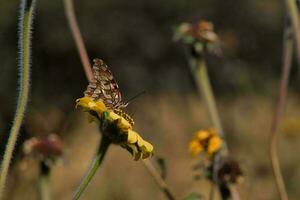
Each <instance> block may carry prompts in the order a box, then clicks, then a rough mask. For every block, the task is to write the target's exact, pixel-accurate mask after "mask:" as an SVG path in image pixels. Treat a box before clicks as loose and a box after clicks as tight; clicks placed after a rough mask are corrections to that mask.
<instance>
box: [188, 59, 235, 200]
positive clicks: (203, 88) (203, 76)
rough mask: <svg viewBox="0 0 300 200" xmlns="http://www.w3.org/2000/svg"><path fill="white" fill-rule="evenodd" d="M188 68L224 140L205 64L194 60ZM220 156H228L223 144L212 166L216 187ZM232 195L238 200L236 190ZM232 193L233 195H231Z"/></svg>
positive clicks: (202, 61)
mask: <svg viewBox="0 0 300 200" xmlns="http://www.w3.org/2000/svg"><path fill="white" fill-rule="evenodd" d="M190 68H191V70H192V72H193V74H194V76H195V79H196V82H197V86H198V88H199V90H200V93H202V96H203V98H204V100H205V103H206V106H207V110H208V113H209V116H210V119H211V121H212V124H213V127H214V128H215V129H216V130H217V133H218V134H219V135H220V137H222V138H224V131H223V128H222V125H221V120H220V116H219V113H218V110H217V106H216V100H215V97H214V94H213V91H212V87H211V84H210V79H209V76H208V73H207V68H206V63H205V59H204V58H198V59H196V60H190ZM221 154H222V155H227V154H228V149H227V145H226V143H225V142H224V143H223V145H222V149H221V151H220V152H219V153H218V154H217V155H216V156H215V158H214V166H213V180H214V182H215V184H217V185H218V179H217V177H216V174H217V173H216V169H218V168H219V167H218V166H217V165H218V163H219V160H220V159H221ZM231 192H232V194H231V196H232V197H233V196H234V197H235V199H239V193H238V191H237V190H231ZM233 193H234V194H233ZM213 194H214V193H213V192H212V193H210V195H211V196H210V197H209V198H210V199H211V198H213V196H212V195H213Z"/></svg>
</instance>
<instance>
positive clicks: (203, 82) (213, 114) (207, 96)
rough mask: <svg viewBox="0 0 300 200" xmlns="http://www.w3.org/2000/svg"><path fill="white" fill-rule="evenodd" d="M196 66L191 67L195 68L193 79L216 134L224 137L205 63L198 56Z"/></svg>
mask: <svg viewBox="0 0 300 200" xmlns="http://www.w3.org/2000/svg"><path fill="white" fill-rule="evenodd" d="M195 65H196V67H193V69H194V70H195V73H193V74H195V79H196V82H197V86H198V88H199V89H200V92H201V93H202V95H203V98H204V101H205V103H206V105H207V108H208V113H209V116H210V119H211V121H212V124H213V126H214V127H215V129H216V130H217V132H218V134H219V135H220V136H221V137H224V132H223V128H222V125H221V121H220V117H219V114H218V110H217V106H216V100H215V97H214V94H213V92H212V88H211V85H210V80H209V76H208V73H207V69H206V63H205V60H204V59H202V58H199V59H197V60H196V61H195Z"/></svg>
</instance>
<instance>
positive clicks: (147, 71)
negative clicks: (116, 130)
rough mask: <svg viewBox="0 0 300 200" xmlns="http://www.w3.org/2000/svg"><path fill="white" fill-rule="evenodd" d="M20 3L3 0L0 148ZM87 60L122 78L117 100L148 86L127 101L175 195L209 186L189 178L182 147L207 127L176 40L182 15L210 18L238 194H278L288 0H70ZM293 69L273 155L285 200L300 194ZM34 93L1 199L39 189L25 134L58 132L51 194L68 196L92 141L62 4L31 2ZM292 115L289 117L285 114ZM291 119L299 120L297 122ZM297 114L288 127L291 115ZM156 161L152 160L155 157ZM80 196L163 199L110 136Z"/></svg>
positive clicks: (10, 111)
mask: <svg viewBox="0 0 300 200" xmlns="http://www.w3.org/2000/svg"><path fill="white" fill-rule="evenodd" d="M18 3H19V2H18V1H6V0H0V105H1V106H0V156H1V157H2V154H3V150H4V147H5V142H6V140H7V136H8V133H9V129H10V127H11V124H12V119H13V115H14V112H15V106H16V99H17V92H18V89H17V84H18V71H17V59H16V58H17V55H18V50H17V21H18V9H19V8H18ZM75 7H76V14H77V18H78V23H79V26H80V28H81V31H82V34H83V37H84V40H85V43H86V46H87V50H88V53H89V56H90V59H92V58H95V57H99V58H102V59H103V60H104V61H105V62H106V63H107V64H108V65H109V66H110V68H111V70H112V71H113V73H114V76H115V78H116V79H117V81H118V82H119V86H120V88H121V91H122V94H123V98H124V99H125V100H126V99H129V98H130V97H132V96H134V95H135V94H137V93H139V92H141V91H146V94H145V95H143V96H140V97H139V98H137V99H136V100H135V101H134V102H133V103H132V104H131V105H130V106H129V108H128V112H129V113H131V114H133V115H134V119H135V121H136V129H137V130H138V131H139V132H140V133H141V134H142V135H143V137H144V138H145V139H147V140H148V141H150V142H151V143H152V144H153V145H154V147H155V152H156V156H158V157H162V158H164V159H165V161H166V168H167V177H166V181H167V183H168V184H169V186H170V188H171V190H173V191H174V193H175V194H176V196H178V198H179V199H182V198H183V197H185V196H187V195H188V194H189V193H191V192H200V193H202V194H203V195H204V196H205V195H207V194H208V191H209V190H208V188H209V187H208V186H209V184H208V183H207V182H206V181H205V180H204V179H201V180H197V181H196V180H194V176H195V175H197V174H199V173H198V172H197V171H194V170H193V166H194V165H195V164H196V163H197V160H195V159H193V158H191V157H190V155H189V154H188V151H187V150H188V149H187V146H188V143H189V141H190V139H191V137H192V135H193V133H194V132H195V131H196V130H198V129H202V128H209V127H210V122H209V119H208V115H207V112H206V109H205V107H204V104H203V102H202V98H201V96H200V95H199V94H198V93H197V90H196V86H195V82H194V81H193V78H192V75H191V74H190V71H189V68H188V65H187V64H188V63H187V60H186V52H185V49H184V48H183V46H182V45H181V44H179V43H176V42H174V40H173V30H174V28H175V27H176V26H177V25H178V24H180V23H182V22H191V23H195V22H197V21H198V20H199V19H205V20H209V21H212V22H213V23H214V25H215V31H216V32H217V33H218V35H219V37H220V40H221V43H222V44H221V45H222V48H223V51H224V56H223V57H222V58H219V57H210V58H209V60H208V65H209V66H208V67H209V73H210V76H211V81H212V84H213V88H214V91H215V93H216V97H217V101H218V102H217V103H218V108H219V111H220V115H221V117H222V122H223V125H224V129H225V131H226V139H227V142H228V144H229V148H230V150H231V152H232V154H233V155H234V156H235V157H236V158H237V159H238V160H239V161H240V162H241V164H242V167H243V169H244V171H245V178H244V182H243V184H241V185H240V186H239V190H240V192H241V197H242V199H262V200H264V199H266V200H269V199H278V194H277V192H276V190H275V183H274V179H273V177H272V172H271V166H270V161H269V158H268V141H269V139H268V134H269V128H270V121H271V116H272V114H273V105H274V101H275V95H276V93H277V87H278V81H279V77H280V67H281V54H282V37H283V34H282V30H283V24H284V5H283V2H281V1H275V0H269V1H265V0H243V1H235V0H227V1H215V0H206V1H196V0H190V1H186V0H176V1H172V0H163V1H158V0H153V1H140V0H131V1H122V0H102V1H95V0H94V1H75ZM295 64H296V63H295V62H294V65H293V67H292V75H291V81H290V89H289V95H288V102H287V109H286V111H285V113H284V118H283V126H284V127H285V128H284V129H282V131H281V133H282V134H281V135H280V137H279V156H280V161H281V163H282V169H283V175H284V178H285V180H286V185H287V190H288V193H289V195H290V198H291V199H298V198H299V196H300V190H299V183H300V158H299V156H298V151H299V145H300V139H299V137H297V135H299V132H300V128H299V126H300V107H299V103H300V96H299V94H300V87H299V69H297V67H296V65H295ZM31 73H32V80H31V92H30V101H29V105H28V109H27V114H26V118H25V121H24V125H23V127H22V130H21V135H20V137H19V141H18V147H17V150H16V151H15V156H14V161H13V164H12V170H11V171H10V178H9V184H8V189H7V198H6V199H7V200H14V199H24V200H25V199H28V200H29V199H30V200H32V199H38V197H37V189H36V186H37V175H38V171H37V169H38V167H37V162H35V161H34V160H32V159H31V160H29V161H28V159H26V158H24V157H23V155H22V148H21V146H22V143H23V141H24V140H25V139H27V138H29V137H32V136H44V135H47V134H50V133H56V134H58V135H60V136H61V138H62V140H63V142H64V144H65V155H64V158H63V159H62V161H61V162H60V163H58V164H57V165H56V166H55V167H54V169H53V174H52V177H51V186H52V192H53V194H52V195H53V199H58V200H60V199H61V200H64V199H70V197H71V194H72V192H73V191H74V190H75V189H76V186H77V185H78V183H79V181H80V180H81V178H82V176H83V175H84V171H85V170H86V169H87V167H88V165H89V164H90V161H91V158H92V156H93V155H94V153H95V150H96V148H97V143H98V141H99V139H100V136H99V133H98V131H97V127H96V125H95V124H89V123H88V122H87V116H86V115H85V114H84V113H83V112H82V111H77V110H75V109H74V102H75V100H76V99H77V98H80V97H81V96H82V95H83V91H84V90H85V88H86V86H87V80H86V78H85V75H84V72H83V69H82V66H81V62H80V60H79V56H78V54H77V51H76V48H75V44H74V42H73V38H72V36H71V33H70V31H69V27H68V24H67V21H66V19H65V14H64V7H63V2H62V1H58V0H53V1H38V2H37V9H36V17H35V21H34V31H33V45H32V70H31ZM291 122H293V123H291ZM295 122H296V123H295ZM295 124H296V125H295ZM153 161H154V162H155V158H154V159H153ZM82 199H86V200H88V199H108V200H110V199H115V200H119V199H121V200H136V199H145V200H146V199H149V200H152V199H164V196H163V194H162V193H161V192H160V190H159V189H158V187H157V186H156V184H155V182H154V181H153V179H152V178H151V177H150V176H149V174H148V172H147V171H146V169H145V168H144V166H143V165H142V163H141V162H135V161H133V160H132V158H131V157H130V155H129V154H128V153H127V152H126V151H124V150H123V149H121V148H119V147H117V146H114V147H112V148H111V149H110V151H109V152H108V155H107V157H106V159H105V162H104V164H103V166H102V167H101V169H100V170H99V172H98V173H97V175H96V177H95V178H94V180H93V181H92V183H91V184H90V186H89V187H88V189H87V191H86V192H85V194H84V196H83V198H82Z"/></svg>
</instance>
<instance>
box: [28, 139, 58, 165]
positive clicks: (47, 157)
mask: <svg viewBox="0 0 300 200" xmlns="http://www.w3.org/2000/svg"><path fill="white" fill-rule="evenodd" d="M23 152H24V153H25V154H26V155H29V154H33V155H36V156H37V157H38V158H40V160H41V161H42V162H47V163H48V164H50V163H53V162H54V161H56V160H57V159H58V158H60V157H61V156H62V155H63V144H62V142H61V140H60V138H59V137H58V136H57V135H55V134H50V135H48V136H47V137H44V138H37V137H32V138H30V139H28V140H26V141H25V143H24V145H23Z"/></svg>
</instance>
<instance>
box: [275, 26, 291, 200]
mask: <svg viewBox="0 0 300 200" xmlns="http://www.w3.org/2000/svg"><path fill="white" fill-rule="evenodd" d="M292 55H293V38H292V36H291V28H290V27H289V26H287V27H286V28H285V33H284V44H283V64H282V74H281V81H280V86H279V93H278V99H277V102H276V107H275V112H274V117H273V122H272V124H271V131H270V158H271V163H272V168H273V173H274V177H275V181H276V185H277V189H278V192H279V195H280V199H281V200H287V199H288V195H287V192H286V189H285V185H284V180H283V177H282V174H281V169H280V164H279V159H278V154H277V132H278V128H279V124H280V119H281V115H282V111H283V108H284V105H285V101H286V95H287V86H288V81H289V75H290V68H291V62H292Z"/></svg>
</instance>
